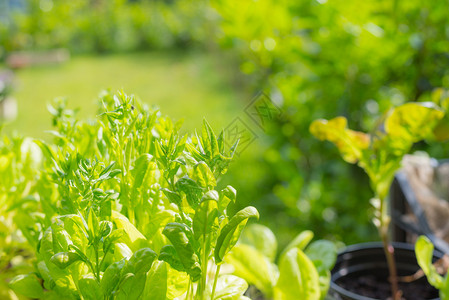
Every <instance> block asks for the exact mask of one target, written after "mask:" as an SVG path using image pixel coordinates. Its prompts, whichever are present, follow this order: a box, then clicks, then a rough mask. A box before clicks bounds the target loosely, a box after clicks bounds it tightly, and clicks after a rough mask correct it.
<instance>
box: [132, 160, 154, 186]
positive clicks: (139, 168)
mask: <svg viewBox="0 0 449 300" xmlns="http://www.w3.org/2000/svg"><path fill="white" fill-rule="evenodd" d="M152 159H153V156H152V155H151V154H148V153H145V154H142V155H141V156H139V158H138V159H136V162H135V163H134V169H133V170H132V174H133V176H134V188H135V189H136V188H139V187H140V186H141V185H142V182H143V179H144V178H145V175H146V173H147V170H148V166H149V164H150V162H151V160H152Z"/></svg>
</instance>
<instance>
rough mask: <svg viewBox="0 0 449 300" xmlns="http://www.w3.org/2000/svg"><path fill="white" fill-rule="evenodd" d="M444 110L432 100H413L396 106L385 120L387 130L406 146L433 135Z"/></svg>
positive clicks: (396, 141)
mask: <svg viewBox="0 0 449 300" xmlns="http://www.w3.org/2000/svg"><path fill="white" fill-rule="evenodd" d="M443 117H444V112H443V111H442V110H441V109H440V108H439V107H438V106H436V105H435V104H434V103H432V102H411V103H406V104H403V105H401V106H398V107H396V108H395V109H393V111H392V112H391V113H390V114H389V116H388V117H387V119H386V121H385V131H386V132H387V134H388V135H389V136H390V137H391V138H392V140H393V141H395V144H396V145H398V144H399V143H404V145H405V146H404V147H408V145H409V144H410V145H411V144H412V143H416V142H418V141H420V140H423V139H426V138H430V137H432V136H433V130H434V128H435V127H436V125H437V124H438V123H439V121H440V120H441V119H442V118H443Z"/></svg>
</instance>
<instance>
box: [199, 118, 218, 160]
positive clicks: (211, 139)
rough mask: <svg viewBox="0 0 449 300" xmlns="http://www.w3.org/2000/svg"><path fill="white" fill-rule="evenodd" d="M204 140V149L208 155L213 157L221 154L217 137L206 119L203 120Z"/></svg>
mask: <svg viewBox="0 0 449 300" xmlns="http://www.w3.org/2000/svg"><path fill="white" fill-rule="evenodd" d="M202 142H203V143H202V145H203V149H204V151H205V152H206V155H207V156H208V157H210V158H213V157H215V156H217V155H219V154H220V152H219V151H218V142H217V137H216V136H215V134H214V131H213V130H212V128H211V127H210V125H209V123H207V121H206V120H205V119H204V120H203V132H202Z"/></svg>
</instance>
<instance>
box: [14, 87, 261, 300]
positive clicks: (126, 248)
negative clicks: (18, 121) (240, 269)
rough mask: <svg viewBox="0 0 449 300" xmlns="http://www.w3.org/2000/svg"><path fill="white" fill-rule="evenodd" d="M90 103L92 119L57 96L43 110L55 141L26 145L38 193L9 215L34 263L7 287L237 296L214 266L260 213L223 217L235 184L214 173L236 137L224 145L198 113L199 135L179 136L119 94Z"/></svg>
mask: <svg viewBox="0 0 449 300" xmlns="http://www.w3.org/2000/svg"><path fill="white" fill-rule="evenodd" d="M101 105H102V109H101V110H100V112H99V117H98V120H97V122H79V121H78V120H77V118H76V112H75V111H72V110H69V109H67V107H66V103H65V101H64V100H57V101H56V102H55V103H54V104H53V105H51V106H50V107H49V110H50V112H51V113H52V115H53V125H54V126H55V127H56V130H55V131H52V132H50V133H51V134H52V135H53V136H54V142H53V143H46V142H43V141H36V142H35V143H36V144H35V145H38V146H39V147H40V149H41V151H42V153H43V157H44V160H43V167H42V169H41V171H40V172H39V180H37V182H36V186H37V188H36V191H35V192H33V193H32V194H33V196H34V197H36V200H38V201H36V205H35V206H34V209H35V211H34V212H33V213H32V214H31V217H30V214H29V211H26V212H25V211H24V212H20V211H19V212H18V216H17V219H16V221H17V226H19V227H20V229H21V231H22V232H23V234H24V236H25V237H26V238H27V240H28V243H29V244H30V245H31V246H32V247H33V249H34V253H35V255H36V262H35V264H34V265H35V270H34V272H31V273H28V274H26V275H19V276H16V277H15V278H13V279H12V280H11V281H10V283H9V285H10V287H11V288H12V289H13V290H14V291H16V292H17V293H18V294H21V295H24V296H27V297H30V298H44V299H55V298H60V297H64V299H163V300H165V299H175V298H179V297H181V298H183V299H244V298H245V297H244V296H242V295H243V293H244V292H245V291H246V289H247V283H246V282H245V281H244V280H243V279H241V278H238V277H236V276H233V275H220V274H219V273H220V267H221V265H222V263H223V260H224V257H225V256H226V255H227V254H228V253H229V251H230V250H231V249H232V248H233V247H234V245H235V244H236V243H237V240H238V238H239V236H240V233H241V231H242V229H243V228H244V226H245V225H246V223H247V221H248V219H250V218H258V217H259V214H258V212H257V210H256V209H255V208H254V207H246V208H244V209H242V210H240V211H239V212H237V213H236V214H235V215H234V216H232V217H231V216H229V215H228V214H227V207H228V205H229V204H230V203H231V202H235V200H236V191H235V189H234V188H233V187H231V186H225V187H222V188H220V187H219V181H220V176H221V175H222V174H224V173H226V171H227V166H228V164H229V163H230V161H231V159H232V156H233V153H234V151H235V148H236V146H237V143H236V144H235V145H234V146H233V147H231V149H229V150H226V149H225V144H224V135H223V133H221V134H220V135H219V136H218V138H217V137H216V136H215V134H214V132H213V130H212V128H211V127H210V125H209V124H208V123H207V122H206V121H204V126H203V130H202V133H201V135H198V134H195V135H192V136H188V135H180V134H179V128H180V123H173V122H172V120H171V119H169V118H165V117H161V115H160V113H159V112H158V111H156V110H150V109H149V108H148V107H146V106H145V105H143V104H141V103H140V102H139V101H137V100H136V99H135V98H134V97H130V96H127V95H125V94H124V93H120V94H118V95H112V94H109V93H105V94H103V95H102V97H101ZM225 152H226V153H229V154H226V153H225ZM20 205H21V204H20V203H19V205H18V206H20Z"/></svg>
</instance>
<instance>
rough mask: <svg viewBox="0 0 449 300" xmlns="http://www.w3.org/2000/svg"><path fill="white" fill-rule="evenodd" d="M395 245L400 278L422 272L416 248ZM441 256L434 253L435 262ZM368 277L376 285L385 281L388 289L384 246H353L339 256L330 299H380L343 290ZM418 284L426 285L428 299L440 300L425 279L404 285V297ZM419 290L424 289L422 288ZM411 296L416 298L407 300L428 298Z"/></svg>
mask: <svg viewBox="0 0 449 300" xmlns="http://www.w3.org/2000/svg"><path fill="white" fill-rule="evenodd" d="M393 245H394V249H395V258H396V267H397V271H398V276H407V275H412V274H414V273H415V272H416V271H417V270H419V266H418V263H417V262H416V258H415V252H414V246H413V245H410V244H404V243H394V244H393ZM442 255H443V254H442V253H441V252H435V253H434V260H437V259H438V258H439V257H441V256H442ZM366 278H370V279H367V280H370V281H373V282H377V281H374V280H377V279H379V280H380V281H384V286H386V287H387V288H388V290H389V285H388V284H387V283H385V281H386V279H387V278H388V266H387V263H386V259H385V255H384V252H383V248H382V244H381V243H364V244H357V245H352V246H349V247H347V248H345V249H344V250H343V251H342V252H340V253H339V255H338V257H337V262H336V264H335V267H334V269H333V270H332V279H331V285H330V289H329V296H330V297H331V298H333V299H335V300H377V298H371V297H372V296H367V295H366V294H365V295H362V294H363V293H364V292H365V291H360V292H353V291H349V290H346V289H345V288H343V287H342V285H345V284H346V286H348V282H349V284H351V283H352V282H360V281H362V282H363V280H365V279H366ZM345 282H346V283H345ZM418 285H423V287H424V288H423V290H425V291H428V292H429V294H430V295H431V296H430V298H429V297H427V299H433V300H437V299H439V298H438V290H436V289H434V288H433V287H432V286H430V285H429V283H428V282H427V280H426V279H425V277H423V278H421V279H419V280H418V281H415V282H413V283H408V284H404V285H402V284H401V287H400V288H401V289H402V290H403V291H404V296H406V294H405V293H407V289H409V290H411V289H417V286H418ZM374 286H375V289H381V288H382V287H381V285H380V284H379V286H376V285H374ZM367 289H368V288H367ZM418 289H421V286H419V288H418ZM412 294H413V295H414V296H413V297H409V298H407V297H406V299H407V300H411V299H420V300H424V299H425V298H420V296H416V295H419V294H418V293H415V292H413V293H412ZM414 297H415V298H414Z"/></svg>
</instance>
